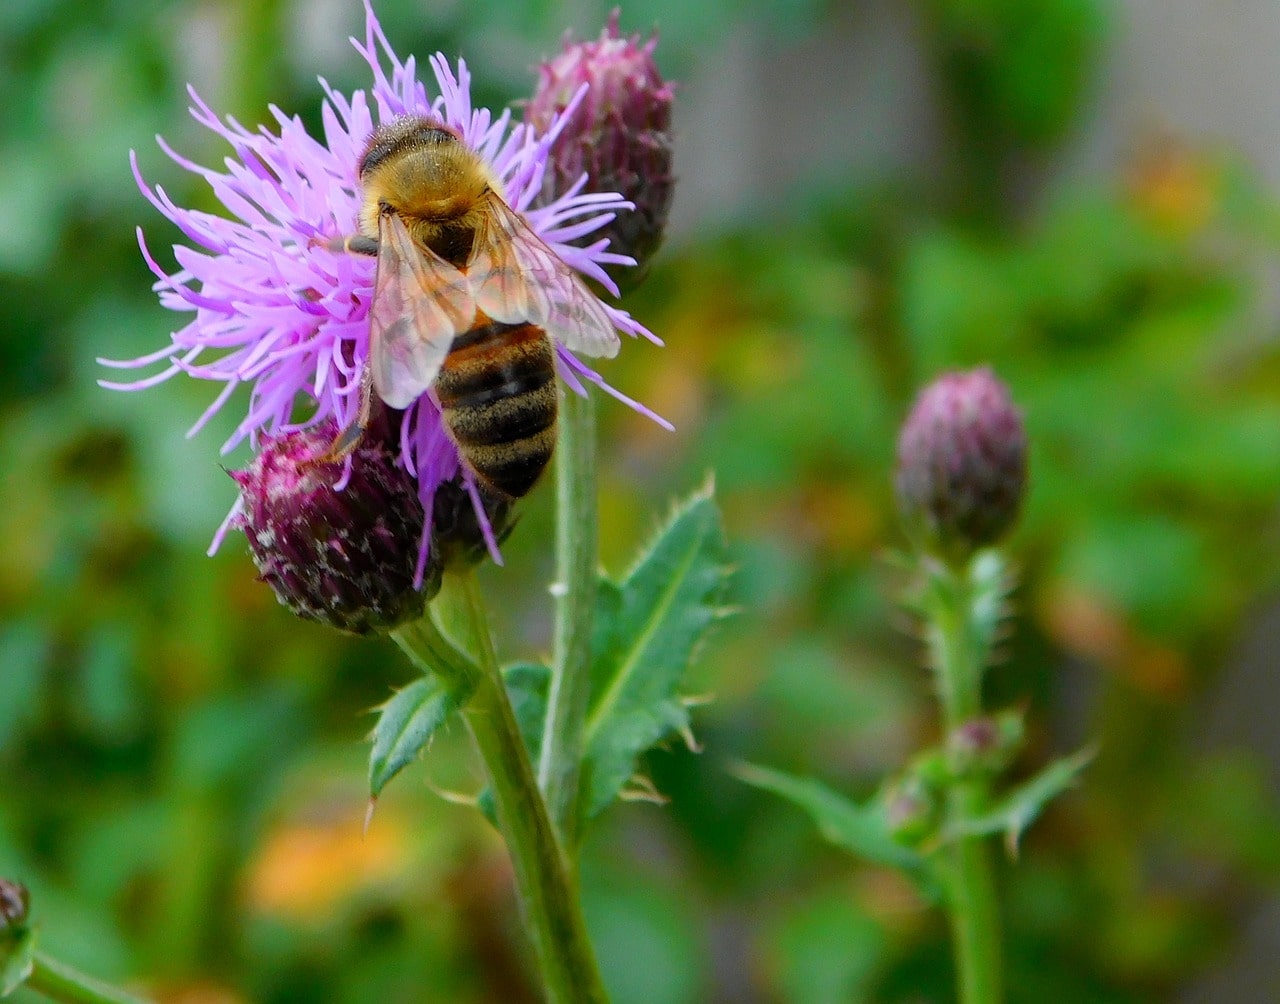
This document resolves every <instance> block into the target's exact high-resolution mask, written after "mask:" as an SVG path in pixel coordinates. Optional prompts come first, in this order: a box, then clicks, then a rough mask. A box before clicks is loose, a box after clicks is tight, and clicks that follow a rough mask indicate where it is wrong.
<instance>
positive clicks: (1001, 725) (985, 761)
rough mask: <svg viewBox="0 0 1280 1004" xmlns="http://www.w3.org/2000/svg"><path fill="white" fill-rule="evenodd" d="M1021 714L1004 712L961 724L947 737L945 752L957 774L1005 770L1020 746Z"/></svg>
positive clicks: (1022, 728)
mask: <svg viewBox="0 0 1280 1004" xmlns="http://www.w3.org/2000/svg"><path fill="white" fill-rule="evenodd" d="M1024 732H1025V726H1024V723H1023V720H1022V715H1021V714H1019V713H1018V712H1016V711H1006V712H1003V713H1001V714H999V715H995V716H988V715H984V716H981V717H978V718H971V719H969V720H968V721H967V722H962V723H961V724H960V725H958V726H957V727H956V728H955V729H954V730H952V732H951V734H950V735H949V736H947V753H948V755H949V758H950V762H951V770H952V772H953V773H954V774H956V775H965V774H972V773H993V772H995V771H999V770H1003V769H1004V768H1005V767H1007V766H1008V765H1009V764H1010V763H1011V762H1012V760H1013V758H1014V757H1015V756H1016V755H1017V753H1018V750H1019V749H1020V748H1021V747H1022V740H1023V735H1024Z"/></svg>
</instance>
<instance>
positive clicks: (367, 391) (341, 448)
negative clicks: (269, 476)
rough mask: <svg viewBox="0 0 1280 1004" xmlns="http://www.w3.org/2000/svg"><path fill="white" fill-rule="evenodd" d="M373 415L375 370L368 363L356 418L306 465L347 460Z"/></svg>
mask: <svg viewBox="0 0 1280 1004" xmlns="http://www.w3.org/2000/svg"><path fill="white" fill-rule="evenodd" d="M372 415H373V371H372V370H371V369H369V367H368V366H367V365H366V366H365V368H364V372H363V373H362V374H361V375H360V410H359V411H357V412H356V420H355V421H354V422H352V423H351V424H350V425H349V426H347V427H346V428H345V429H343V430H342V431H341V432H340V433H338V435H337V436H336V437H335V438H334V440H333V442H332V443H330V444H329V448H328V449H327V450H325V451H324V453H321V454H320V455H319V456H315V457H312V458H311V459H310V460H308V461H306V462H305V464H304V466H306V467H321V466H324V465H325V464H336V463H338V462H339V461H342V460H346V459H347V457H349V456H350V455H351V453H352V451H354V450H355V448H356V447H357V446H359V445H360V441H361V440H362V439H364V434H365V432H366V431H368V429H369V421H370V418H371V417H372Z"/></svg>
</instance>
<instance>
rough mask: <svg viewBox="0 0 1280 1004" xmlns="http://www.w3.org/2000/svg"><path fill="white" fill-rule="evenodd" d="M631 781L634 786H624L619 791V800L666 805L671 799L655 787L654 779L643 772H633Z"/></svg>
mask: <svg viewBox="0 0 1280 1004" xmlns="http://www.w3.org/2000/svg"><path fill="white" fill-rule="evenodd" d="M630 783H631V784H632V785H633V786H634V787H632V788H623V789H622V791H620V792H618V798H619V800H621V801H623V802H649V803H650V804H652V805H666V804H667V802H669V801H670V799H668V798H667V796H666V795H664V794H662V792H660V791H659V790H658V789H657V788H655V787H654V784H653V781H651V780H650V779H649V778H647V777H645V776H644V775H643V774H632V775H631V781H630Z"/></svg>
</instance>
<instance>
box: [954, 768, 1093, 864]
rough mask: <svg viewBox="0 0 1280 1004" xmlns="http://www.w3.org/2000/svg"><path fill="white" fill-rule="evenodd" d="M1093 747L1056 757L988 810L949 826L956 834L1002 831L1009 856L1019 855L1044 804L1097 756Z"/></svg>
mask: <svg viewBox="0 0 1280 1004" xmlns="http://www.w3.org/2000/svg"><path fill="white" fill-rule="evenodd" d="M1094 752H1095V751H1094V750H1093V749H1083V750H1081V751H1080V752H1078V753H1075V754H1073V755H1071V756H1068V757H1062V758H1061V759H1059V760H1055V761H1053V762H1052V763H1050V764H1049V765H1048V766H1047V767H1045V768H1043V769H1042V770H1041V771H1040V772H1039V773H1038V774H1036V775H1035V776H1034V777H1032V778H1030V779H1029V780H1027V781H1024V782H1023V783H1022V784H1020V785H1018V786H1017V787H1015V788H1013V789H1012V790H1010V791H1008V792H1006V793H1005V794H1004V795H1003V796H1001V798H1000V799H999V800H998V801H997V802H996V804H995V805H994V806H992V808H991V809H989V810H988V811H986V812H984V813H982V814H980V815H977V816H971V817H969V818H968V819H961V820H957V821H956V822H955V823H953V824H951V826H949V827H948V829H949V831H950V833H951V834H953V835H957V836H985V835H989V834H993V833H1003V834H1004V837H1005V846H1006V848H1007V849H1008V851H1009V854H1010V856H1012V857H1016V856H1017V853H1018V841H1019V840H1020V839H1021V837H1022V834H1023V833H1024V832H1025V831H1026V829H1027V827H1028V826H1030V825H1031V824H1032V823H1033V822H1034V821H1035V818H1036V817H1037V816H1038V815H1040V813H1041V812H1042V811H1044V807H1045V806H1046V805H1048V804H1049V803H1050V802H1051V801H1052V800H1053V799H1055V798H1056V797H1057V796H1059V795H1061V794H1062V793H1063V792H1064V791H1066V790H1067V789H1068V788H1070V787H1071V786H1072V785H1073V784H1075V782H1076V779H1077V778H1078V777H1079V776H1080V772H1081V771H1082V770H1084V768H1085V767H1086V766H1088V764H1089V761H1090V760H1092V759H1093V757H1094Z"/></svg>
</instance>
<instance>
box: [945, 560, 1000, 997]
mask: <svg viewBox="0 0 1280 1004" xmlns="http://www.w3.org/2000/svg"><path fill="white" fill-rule="evenodd" d="M933 583H934V586H935V590H936V591H935V593H934V602H933V603H932V604H931V614H932V618H931V620H932V623H931V624H930V627H929V631H930V636H931V637H930V641H931V644H932V648H933V651H934V658H935V664H936V667H937V672H938V682H939V691H940V694H941V698H942V709H943V719H944V724H945V726H946V730H947V732H948V734H950V733H951V732H953V731H954V730H955V729H957V728H959V727H960V726H961V725H962V724H964V723H965V722H966V721H968V720H970V719H972V718H974V717H976V716H977V715H979V714H981V713H982V672H983V669H984V668H985V665H986V659H987V655H988V653H987V651H986V647H987V646H986V643H985V641H984V640H983V638H982V636H981V634H980V633H979V632H978V631H977V630H976V626H975V620H974V617H973V600H974V590H973V587H972V583H971V580H970V577H969V569H968V568H965V569H949V568H948V569H938V570H936V571H935V573H934V578H933ZM987 784H988V782H987V780H986V778H985V777H983V776H981V775H977V776H973V777H969V778H965V779H962V780H958V781H957V782H956V783H955V784H954V785H953V787H952V789H951V792H950V795H949V801H950V812H951V814H952V815H953V816H954V817H956V818H965V817H969V816H974V815H977V814H978V813H980V812H981V811H982V810H983V809H984V808H985V805H986V801H987ZM946 853H948V854H949V860H948V861H947V862H946V872H947V883H946V886H947V893H948V895H947V909H948V912H949V914H950V921H951V933H952V941H953V951H954V955H955V962H956V971H957V980H958V983H959V997H960V1001H961V1004H1000V1001H1001V1000H1002V999H1003V990H1002V987H1001V982H1002V980H1001V951H1000V914H999V906H998V903H997V900H996V886H995V875H994V872H993V870H992V863H991V856H990V854H989V853H988V848H987V845H986V843H985V841H984V839H983V838H982V837H980V836H964V837H958V838H957V839H956V840H955V841H954V843H953V844H951V845H950V847H949V849H948V851H947V852H946Z"/></svg>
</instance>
